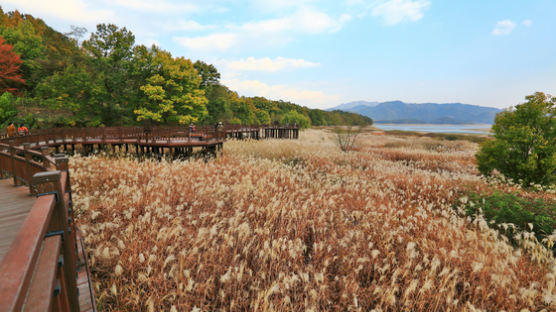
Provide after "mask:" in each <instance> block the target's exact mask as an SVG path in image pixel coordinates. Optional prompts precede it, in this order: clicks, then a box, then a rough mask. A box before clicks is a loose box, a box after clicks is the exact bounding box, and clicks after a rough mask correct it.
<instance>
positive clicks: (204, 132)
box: [0, 126, 225, 147]
mask: <svg viewBox="0 0 556 312" xmlns="http://www.w3.org/2000/svg"><path fill="white" fill-rule="evenodd" d="M191 137H193V138H199V139H201V140H203V141H211V140H218V139H223V138H224V137H225V132H224V130H223V129H218V128H217V127H213V126H207V127H199V128H197V129H196V130H195V131H190V130H189V128H188V127H177V126H176V127H163V126H158V127H150V128H146V127H104V128H52V129H32V131H31V133H30V134H29V135H26V136H16V137H13V138H11V140H13V141H12V143H13V144H15V145H22V144H23V143H30V144H32V147H33V146H34V144H36V143H37V142H45V143H48V142H51V143H55V142H60V143H63V142H64V141H70V140H75V139H82V140H84V141H86V140H90V139H102V140H137V141H143V140H164V141H168V142H171V141H175V140H177V139H184V138H191ZM9 139H10V138H7V137H6V136H5V135H4V136H3V138H1V139H0V142H1V143H7V142H6V141H7V140H9Z"/></svg>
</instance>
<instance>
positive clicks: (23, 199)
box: [0, 179, 36, 261]
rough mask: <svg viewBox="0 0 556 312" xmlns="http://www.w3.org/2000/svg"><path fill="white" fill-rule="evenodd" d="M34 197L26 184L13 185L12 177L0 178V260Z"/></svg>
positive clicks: (15, 234)
mask: <svg viewBox="0 0 556 312" xmlns="http://www.w3.org/2000/svg"><path fill="white" fill-rule="evenodd" d="M35 200H36V198H35V197H33V196H31V195H29V188H28V187H26V186H17V187H15V186H14V185H13V180H12V179H4V180H0V261H2V259H3V258H4V255H5V254H6V253H7V252H8V249H9V248H10V245H11V244H12V242H13V240H14V239H15V237H16V236H17V233H18V232H19V230H20V228H21V226H22V225H23V221H25V218H26V217H27V215H28V214H29V211H31V208H32V207H33V204H34V203H35Z"/></svg>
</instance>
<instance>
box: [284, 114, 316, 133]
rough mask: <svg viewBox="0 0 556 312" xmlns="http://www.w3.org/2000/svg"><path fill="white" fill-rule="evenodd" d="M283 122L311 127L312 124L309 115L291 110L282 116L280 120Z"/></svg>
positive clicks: (301, 126)
mask: <svg viewBox="0 0 556 312" xmlns="http://www.w3.org/2000/svg"><path fill="white" fill-rule="evenodd" d="M280 121H281V122H282V124H289V125H294V124H295V125H298V126H299V127H300V128H302V129H303V128H309V127H310V126H311V119H309V117H307V116H305V115H303V114H300V113H298V112H297V111H295V110H291V111H289V112H287V113H286V114H284V116H282V119H281V120H280Z"/></svg>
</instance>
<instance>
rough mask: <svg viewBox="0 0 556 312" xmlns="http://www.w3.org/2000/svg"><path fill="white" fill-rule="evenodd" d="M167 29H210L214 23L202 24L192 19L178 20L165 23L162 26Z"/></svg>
mask: <svg viewBox="0 0 556 312" xmlns="http://www.w3.org/2000/svg"><path fill="white" fill-rule="evenodd" d="M163 27H164V28H165V29H167V30H169V31H200V30H207V29H212V28H214V27H215V26H214V25H202V24H199V23H197V22H196V21H193V20H180V21H177V22H172V23H165V24H164V26H163Z"/></svg>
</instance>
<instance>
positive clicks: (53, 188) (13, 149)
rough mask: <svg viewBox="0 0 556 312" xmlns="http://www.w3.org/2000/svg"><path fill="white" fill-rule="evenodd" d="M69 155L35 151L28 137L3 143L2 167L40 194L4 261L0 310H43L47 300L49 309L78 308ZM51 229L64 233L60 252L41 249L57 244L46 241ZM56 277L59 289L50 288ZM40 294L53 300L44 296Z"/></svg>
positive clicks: (0, 271) (17, 181)
mask: <svg viewBox="0 0 556 312" xmlns="http://www.w3.org/2000/svg"><path fill="white" fill-rule="evenodd" d="M0 144H1V143H0ZM33 157H35V158H36V159H38V161H37V160H34V159H33ZM67 160H68V159H67V157H65V156H64V157H55V158H52V157H50V156H48V155H45V154H44V151H41V152H37V151H32V150H30V149H29V145H28V143H25V145H24V147H23V148H21V147H18V146H13V145H8V146H6V144H1V145H0V170H1V171H2V172H3V173H8V174H11V175H13V176H14V184H15V185H18V184H20V183H21V182H23V183H25V184H27V185H28V186H29V189H30V191H31V192H32V193H35V194H37V197H38V199H37V201H35V203H34V205H33V207H32V209H31V211H30V212H29V214H28V215H27V218H26V219H25V221H24V223H23V225H22V227H21V228H20V230H19V232H18V233H17V236H16V238H15V240H14V242H13V243H12V245H11V246H10V249H9V250H8V252H7V253H6V255H5V256H4V258H3V259H2V262H1V263H0V281H2V282H1V283H0V294H2V295H1V296H0V311H21V310H22V309H23V307H25V310H26V311H45V309H44V308H45V306H47V307H48V309H47V310H49V311H76V312H77V311H79V300H78V290H77V280H76V278H77V270H76V264H77V249H76V230H75V225H74V223H73V218H72V214H71V212H72V211H71V207H70V202H69V201H70V199H69V198H71V193H70V192H71V186H70V181H69V171H68V166H67ZM52 163H54V165H55V167H54V168H53V166H51V165H52ZM66 195H69V196H66ZM53 235H54V236H56V235H59V236H61V243H60V245H59V247H57V248H59V252H55V254H53V253H52V251H50V253H45V252H43V251H44V249H45V248H51V247H52V246H58V245H52V244H53V241H52V240H48V241H49V242H50V243H49V245H47V246H45V247H44V248H43V247H42V246H43V244H45V242H47V240H46V237H51V236H53ZM56 254H58V255H59V256H58V255H56ZM52 261H54V262H53V263H49V262H52ZM44 267H48V268H50V269H53V270H55V271H52V272H50V274H41V273H45V272H40V271H38V270H41V269H42V268H44ZM47 273H48V272H47ZM45 278H46V279H49V280H45ZM55 281H59V282H58V284H59V285H60V286H59V291H56V292H55V293H56V294H55V293H52V292H51V293H48V292H49V291H50V290H52V287H54V285H55V284H56V283H55ZM44 285H50V286H51V287H44ZM45 292H46V293H45ZM54 296H59V297H58V300H53V299H54V298H53V297H54ZM39 298H43V299H44V298H47V299H49V300H47V302H44V301H43V302H41V300H42V299H39ZM27 303H29V304H27ZM93 308H94V307H93Z"/></svg>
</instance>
